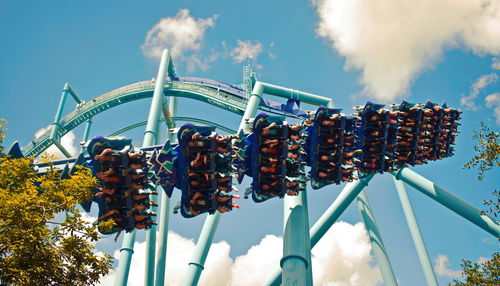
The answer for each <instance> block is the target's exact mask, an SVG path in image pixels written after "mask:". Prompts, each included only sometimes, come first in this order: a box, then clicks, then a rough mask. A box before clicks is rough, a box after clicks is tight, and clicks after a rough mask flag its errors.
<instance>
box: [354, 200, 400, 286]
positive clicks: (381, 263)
mask: <svg viewBox="0 0 500 286" xmlns="http://www.w3.org/2000/svg"><path fill="white" fill-rule="evenodd" d="M357 201H358V208H359V211H360V213H361V218H362V219H363V222H364V223H365V227H366V230H367V232H368V237H369V238H370V242H371V245H372V250H373V255H374V256H375V260H376V261H377V263H378V267H379V269H380V273H381V274H382V279H383V280H384V285H387V286H397V285H398V283H397V281H396V277H395V276H394V271H393V270H392V266H391V262H390V261H389V256H387V251H386V250H385V246H384V242H383V241H382V236H381V235H380V231H379V230H378V227H377V222H376V221H375V216H374V215H373V213H372V211H371V207H370V203H369V202H368V197H367V196H366V193H365V192H364V191H361V192H360V193H359V195H358V197H357Z"/></svg>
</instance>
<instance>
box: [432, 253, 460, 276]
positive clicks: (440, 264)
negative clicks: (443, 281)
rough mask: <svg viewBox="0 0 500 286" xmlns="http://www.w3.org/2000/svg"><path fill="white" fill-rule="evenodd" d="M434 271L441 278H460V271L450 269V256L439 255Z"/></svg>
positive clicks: (435, 261)
mask: <svg viewBox="0 0 500 286" xmlns="http://www.w3.org/2000/svg"><path fill="white" fill-rule="evenodd" d="M434 271H436V273H437V274H439V275H441V276H446V277H451V278H458V277H460V273H461V271H460V270H453V269H450V264H449V262H448V256H447V255H444V254H439V255H438V256H437V257H436V259H435V260H434Z"/></svg>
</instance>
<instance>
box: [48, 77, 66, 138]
mask: <svg viewBox="0 0 500 286" xmlns="http://www.w3.org/2000/svg"><path fill="white" fill-rule="evenodd" d="M68 93H69V84H68V83H65V84H64V88H63V90H62V94H61V98H60V99H59V105H58V106H57V111H56V115H55V116H54V122H53V123H52V130H51V131H50V139H52V140H54V139H58V138H57V131H59V121H61V117H62V112H63V110H64V105H65V104H66V98H67V97H68Z"/></svg>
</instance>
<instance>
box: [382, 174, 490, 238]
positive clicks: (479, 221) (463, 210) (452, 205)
mask: <svg viewBox="0 0 500 286" xmlns="http://www.w3.org/2000/svg"><path fill="white" fill-rule="evenodd" d="M391 174H393V175H394V176H395V177H396V178H397V179H399V180H401V181H403V182H405V183H407V184H408V185H410V186H412V187H413V188H415V189H417V190H418V191H420V192H422V193H424V194H425V195H426V196H428V197H430V198H432V199H434V200H435V201H437V202H438V203H440V204H442V205H443V206H445V207H447V208H448V209H450V210H452V211H453V212H455V213H457V214H458V215H460V216H462V217H463V218H465V219H467V220H468V221H470V222H472V223H473V224H475V225H477V226H479V227H480V228H482V229H484V230H486V231H487V232H489V233H491V234H492V235H493V236H495V237H500V222H499V221H497V220H496V219H494V218H492V217H490V216H489V215H486V214H484V215H481V211H480V210H479V209H477V208H475V207H474V206H472V205H471V204H469V203H468V202H466V201H464V200H462V199H461V198H459V197H457V196H455V195H454V194H452V193H450V192H448V191H446V190H445V189H443V188H442V187H440V186H438V185H436V184H434V183H433V182H431V181H429V180H428V179H426V178H424V177H422V176H421V175H419V174H417V173H416V172H415V171H412V170H410V169H408V168H401V169H400V170H399V171H398V172H391Z"/></svg>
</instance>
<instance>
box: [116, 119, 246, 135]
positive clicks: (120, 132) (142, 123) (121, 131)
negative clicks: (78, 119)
mask: <svg viewBox="0 0 500 286" xmlns="http://www.w3.org/2000/svg"><path fill="white" fill-rule="evenodd" d="M172 119H173V120H174V121H183V122H195V123H200V124H203V125H207V126H215V127H216V128H218V129H220V130H222V131H225V132H227V133H231V134H235V133H236V130H234V129H231V128H227V127H226V126H223V125H220V124H217V123H215V122H212V121H208V120H203V119H198V118H194V117H184V116H173V117H172ZM146 123H147V121H141V122H137V123H134V124H131V125H129V126H127V127H124V128H122V129H120V130H117V131H115V132H113V133H111V134H109V135H108V136H116V135H120V134H122V133H125V132H127V131H130V130H132V129H135V128H137V127H141V126H145V125H146ZM175 140H176V139H175V137H174V138H173V141H175Z"/></svg>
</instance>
